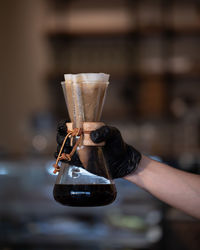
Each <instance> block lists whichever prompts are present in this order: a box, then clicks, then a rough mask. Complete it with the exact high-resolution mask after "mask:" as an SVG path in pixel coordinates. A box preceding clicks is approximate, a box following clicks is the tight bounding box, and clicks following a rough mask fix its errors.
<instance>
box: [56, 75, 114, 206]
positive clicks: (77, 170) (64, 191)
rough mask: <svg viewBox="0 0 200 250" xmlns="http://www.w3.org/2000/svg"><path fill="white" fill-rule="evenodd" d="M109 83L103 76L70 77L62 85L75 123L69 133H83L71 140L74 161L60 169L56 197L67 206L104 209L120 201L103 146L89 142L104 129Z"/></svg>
mask: <svg viewBox="0 0 200 250" xmlns="http://www.w3.org/2000/svg"><path fill="white" fill-rule="evenodd" d="M108 80H109V75H107V74H103V73H97V74H93V73H87V74H76V75H71V74H67V75H65V81H64V82H62V83H61V84H62V88H63V92H64V97H65V101H66V104H67V108H68V112H69V116H70V119H71V122H72V123H71V125H70V124H69V123H68V124H67V127H68V131H69V127H70V126H72V127H71V128H70V129H72V131H75V130H76V129H78V131H82V132H83V133H77V134H75V135H74V134H73V137H72V136H71V138H70V140H71V146H72V149H75V150H74V152H72V153H73V155H71V156H72V157H70V158H69V159H68V161H65V162H62V163H61V165H60V166H59V174H58V176H57V179H56V184H55V186H54V190H53V195H54V198H55V200H56V201H57V202H59V203H61V204H63V205H68V206H102V205H107V204H110V203H112V202H113V201H114V200H115V198H116V188H115V184H114V182H113V180H112V179H111V177H110V173H109V169H108V167H107V163H106V160H105V158H104V155H103V151H102V145H103V144H102V143H101V144H94V143H93V142H92V141H91V140H90V141H89V132H91V128H93V129H92V130H94V128H97V127H98V126H99V127H100V126H101V125H102V124H101V123H99V121H100V117H101V112H102V108H103V104H104V99H105V95H106V90H107V87H108ZM89 128H90V129H89ZM71 135H72V134H71ZM88 141H89V142H88ZM60 153H62V152H60ZM73 159H76V160H73Z"/></svg>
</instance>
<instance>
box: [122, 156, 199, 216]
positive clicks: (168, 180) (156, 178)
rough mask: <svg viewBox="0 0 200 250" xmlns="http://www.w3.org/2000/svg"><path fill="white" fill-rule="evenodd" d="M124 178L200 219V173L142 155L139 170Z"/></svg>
mask: <svg viewBox="0 0 200 250" xmlns="http://www.w3.org/2000/svg"><path fill="white" fill-rule="evenodd" d="M124 179H126V180H128V181H130V182H132V183H134V184H136V185H137V186H139V187H141V188H143V189H145V190H146V191H148V192H150V193H151V194H152V195H154V196H155V197H157V198H158V199H160V200H162V201H164V202H166V203H167V204H169V205H171V206H173V207H176V208H178V209H180V210H182V211H183V212H185V213H187V214H189V215H191V216H193V217H195V218H198V219H200V175H196V174H191V173H188V172H185V171H182V170H178V169H175V168H173V167H170V166H168V165H166V164H163V163H160V162H157V161H154V160H152V159H150V158H148V157H146V156H144V155H142V159H141V161H140V163H139V166H138V168H137V170H136V171H135V172H134V173H133V174H130V175H128V176H126V177H124Z"/></svg>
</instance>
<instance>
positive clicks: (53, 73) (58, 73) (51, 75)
mask: <svg viewBox="0 0 200 250" xmlns="http://www.w3.org/2000/svg"><path fill="white" fill-rule="evenodd" d="M97 71H98V70H97ZM97 71H96V72H97ZM81 72H83V70H82V69H77V70H76V71H73V70H70V71H69V70H67V67H66V68H63V69H59V70H50V71H48V72H47V73H46V74H45V77H46V79H47V80H51V79H61V80H62V79H64V78H63V75H64V74H77V73H81ZM108 73H109V74H111V75H112V78H117V79H120V78H124V77H129V78H131V77H133V78H135V77H139V78H145V77H163V76H166V75H169V76H172V77H198V78H199V77H200V70H199V71H195V70H194V71H190V72H170V71H164V72H147V71H145V72H141V71H140V72H139V71H137V72H134V71H128V70H126V72H124V71H121V72H120V70H118V71H111V70H109V72H108Z"/></svg>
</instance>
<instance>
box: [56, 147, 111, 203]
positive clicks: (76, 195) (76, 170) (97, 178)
mask: <svg viewBox="0 0 200 250" xmlns="http://www.w3.org/2000/svg"><path fill="white" fill-rule="evenodd" d="M82 147H83V146H82ZM78 150H80V148H78V149H77V151H78ZM77 153H78V152H77ZM89 158H90V159H89V160H88V164H87V166H83V165H82V166H81V165H80V164H78V163H77V164H70V163H61V168H60V172H59V174H58V176H57V179H56V184H55V186H54V191H53V194H54V198H55V200H56V201H58V202H59V203H61V204H63V205H69V206H102V205H107V204H110V203H112V202H113V201H114V200H115V198H116V188H115V185H114V182H113V180H111V178H110V174H109V172H108V169H107V166H106V162H105V160H104V157H103V153H102V149H101V147H92V148H90V152H89Z"/></svg>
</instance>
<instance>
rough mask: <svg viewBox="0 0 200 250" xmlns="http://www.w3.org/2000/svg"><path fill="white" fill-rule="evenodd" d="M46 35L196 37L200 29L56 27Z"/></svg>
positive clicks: (48, 30)
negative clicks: (167, 35)
mask: <svg viewBox="0 0 200 250" xmlns="http://www.w3.org/2000/svg"><path fill="white" fill-rule="evenodd" d="M45 33H46V35H47V36H48V37H52V36H60V37H61V36H62V37H70V36H72V37H73V36H74V37H76V36H101V37H103V36H105V37H110V36H116V37H117V36H126V35H131V34H132V35H138V36H146V35H163V34H165V33H166V34H171V35H174V36H176V35H177V36H179V35H194V36H200V27H188V28H185V27H180V28H172V27H165V26H146V27H142V28H136V29H113V30H112V29H108V30H106V28H105V29H101V30H98V29H95V30H87V29H85V30H84V29H81V30H79V29H75V30H68V29H66V28H62V27H59V26H56V27H55V28H47V29H46V32H45Z"/></svg>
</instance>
